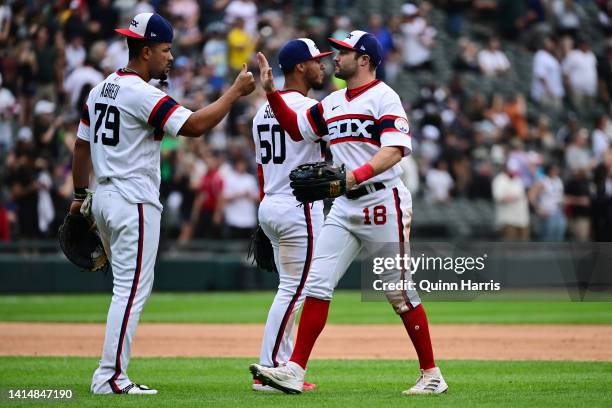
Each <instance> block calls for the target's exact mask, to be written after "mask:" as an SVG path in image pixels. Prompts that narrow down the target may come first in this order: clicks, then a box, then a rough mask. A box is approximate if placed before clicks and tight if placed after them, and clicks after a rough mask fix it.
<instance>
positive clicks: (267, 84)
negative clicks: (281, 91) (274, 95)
mask: <svg viewBox="0 0 612 408" xmlns="http://www.w3.org/2000/svg"><path fill="white" fill-rule="evenodd" d="M257 62H258V63H259V75H260V79H261V86H262V88H263V89H264V91H266V93H271V92H275V91H276V87H275V86H274V76H273V75H272V68H270V64H268V60H267V59H266V57H265V55H263V54H262V53H261V52H258V53H257Z"/></svg>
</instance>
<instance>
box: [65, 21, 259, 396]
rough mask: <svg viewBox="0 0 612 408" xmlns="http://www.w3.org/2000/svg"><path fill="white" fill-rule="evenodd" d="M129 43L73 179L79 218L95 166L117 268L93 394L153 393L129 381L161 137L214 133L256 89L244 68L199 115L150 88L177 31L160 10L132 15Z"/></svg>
mask: <svg viewBox="0 0 612 408" xmlns="http://www.w3.org/2000/svg"><path fill="white" fill-rule="evenodd" d="M116 31H117V32H118V33H120V34H122V35H124V36H126V37H127V43H128V48H129V54H130V59H129V63H128V65H127V67H125V68H123V69H120V70H118V71H117V72H114V73H112V74H110V75H109V76H108V77H107V78H106V79H105V80H104V81H103V82H102V83H100V84H98V85H97V86H96V87H94V88H93V89H92V90H91V92H90V93H89V96H88V98H87V102H86V105H85V106H84V108H83V111H82V116H81V122H80V124H79V128H78V133H77V136H78V139H77V141H76V143H75V148H74V161H73V169H72V177H73V180H74V186H75V200H74V201H73V203H72V205H71V207H70V212H71V213H73V214H77V213H78V212H79V210H80V207H81V203H82V201H81V200H83V198H85V196H86V191H85V188H86V187H87V186H88V182H89V165H90V162H91V163H92V164H93V170H94V173H95V177H96V179H97V181H98V187H97V189H96V192H95V194H94V198H93V204H92V213H93V216H94V219H95V221H96V224H97V227H98V231H99V233H100V237H101V239H102V242H103V245H104V248H105V251H106V253H107V255H108V256H109V258H110V260H111V265H112V270H113V297H112V301H111V304H110V308H109V310H108V316H107V321H106V335H105V338H104V348H103V350H102V358H101V360H100V365H99V367H98V369H97V370H96V371H95V373H94V375H93V380H92V384H91V391H92V392H93V393H94V394H110V393H115V394H156V393H157V390H154V389H150V388H148V387H146V386H144V385H138V384H135V383H133V382H132V381H131V380H130V378H129V377H128V375H127V368H128V364H129V360H130V352H131V346H132V340H133V338H134V334H135V332H136V326H137V324H138V319H139V317H140V313H141V311H142V308H143V306H144V304H145V301H146V300H147V298H148V297H149V294H150V293H151V289H152V287H153V269H154V266H155V258H156V254H157V246H158V242H159V227H160V218H161V211H162V205H161V203H160V201H159V184H160V168H159V165H160V144H161V140H162V137H163V136H164V134H166V135H170V136H173V137H174V136H177V135H179V134H181V135H184V136H193V137H197V136H199V135H201V134H203V133H204V132H205V131H207V130H209V129H211V128H212V127H214V126H215V125H216V124H217V123H218V122H219V121H220V120H221V119H222V118H223V117H224V116H225V115H226V114H227V112H228V111H229V109H230V107H231V105H232V104H233V103H234V102H235V101H236V100H237V99H238V98H240V97H241V96H242V95H247V94H249V93H251V92H252V91H253V89H254V88H255V83H254V79H253V75H252V74H251V73H250V72H247V71H246V66H244V67H243V69H242V72H240V74H239V75H238V77H237V78H236V81H235V82H234V84H233V85H232V86H231V87H230V88H229V89H228V90H227V92H226V93H225V94H224V95H223V96H221V97H220V98H219V99H218V100H217V101H216V102H214V103H212V104H210V105H208V106H206V107H205V108H202V109H200V110H198V111H196V112H191V111H190V110H188V109H186V108H184V107H183V106H181V105H179V104H178V103H176V102H175V101H174V100H173V99H172V98H171V97H169V96H168V95H166V94H165V93H164V92H162V91H161V90H159V89H157V88H155V87H154V86H152V85H149V81H150V80H151V79H164V78H165V77H166V75H167V72H168V70H169V68H170V65H171V63H172V60H173V58H172V54H171V53H170V46H171V43H172V37H173V29H172V26H171V25H170V23H169V22H168V21H166V20H165V19H164V18H163V17H161V16H159V15H158V14H154V13H141V14H138V15H136V16H135V17H134V19H133V20H132V21H131V23H130V26H129V28H126V29H117V30H116Z"/></svg>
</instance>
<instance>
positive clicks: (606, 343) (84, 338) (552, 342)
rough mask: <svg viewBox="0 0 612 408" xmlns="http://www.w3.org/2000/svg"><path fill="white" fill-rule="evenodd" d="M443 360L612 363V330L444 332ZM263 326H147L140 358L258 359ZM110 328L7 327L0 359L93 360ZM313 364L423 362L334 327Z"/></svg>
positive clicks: (2, 329)
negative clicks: (323, 361) (335, 361)
mask: <svg viewBox="0 0 612 408" xmlns="http://www.w3.org/2000/svg"><path fill="white" fill-rule="evenodd" d="M431 332H432V339H433V343H434V351H435V353H436V357H437V358H439V359H482V360H575V361H612V347H610V344H612V326H604V325H488V324H487V325H476V324H461V325H459V324H439V325H434V326H433V327H432V328H431ZM262 333H263V325H260V324H162V323H160V324H153V323H149V324H140V325H139V327H138V331H137V333H136V337H135V340H134V345H133V355H134V356H148V357H178V356H180V357H255V356H257V355H259V347H260V341H261V336H262ZM103 338H104V325H102V324H72V323H71V324H66V323H0V355H4V356H9V355H21V356H35V355H40V356H90V357H98V356H99V354H100V352H101V350H102V340H103ZM313 358H339V359H415V358H416V355H415V353H414V349H413V348H412V345H411V344H410V340H409V339H408V336H407V334H406V332H405V331H404V328H403V327H402V326H401V325H329V326H327V327H326V328H325V330H324V331H323V334H322V335H321V337H320V339H319V341H318V342H317V345H316V346H315V349H314V353H313Z"/></svg>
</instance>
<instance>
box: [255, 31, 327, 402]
mask: <svg viewBox="0 0 612 408" xmlns="http://www.w3.org/2000/svg"><path fill="white" fill-rule="evenodd" d="M329 54H331V52H320V51H319V49H318V48H317V47H316V45H315V43H314V42H313V41H312V40H310V39H308V38H299V39H296V40H291V41H289V42H288V43H287V44H285V46H283V48H282V49H281V50H280V53H279V56H278V60H279V65H280V67H281V69H282V70H283V73H284V75H285V89H284V90H283V91H281V92H280V94H281V97H282V98H283V100H284V101H285V102H286V103H287V105H288V106H290V107H291V109H293V110H297V111H299V110H303V109H307V108H310V107H311V106H314V105H316V104H317V101H316V100H314V99H311V98H309V97H307V96H306V95H307V94H308V91H309V90H310V89H311V88H315V89H321V88H322V87H323V79H324V74H325V65H323V63H322V62H321V58H322V57H324V56H326V55H329ZM253 138H254V140H255V152H256V153H255V158H256V161H257V169H258V175H259V185H260V188H261V190H262V195H263V200H262V202H261V205H260V206H259V223H260V225H261V227H262V229H263V230H264V233H265V234H266V235H267V236H268V238H270V242H271V243H272V248H273V250H274V262H275V263H276V269H277V270H278V277H279V285H278V291H277V293H276V296H275V297H274V302H273V303H272V306H271V307H270V311H269V313H268V319H267V321H266V326H265V330H264V337H263V341H262V345H261V354H260V358H259V363H260V364H261V365H262V366H265V367H277V366H279V365H281V364H286V363H287V362H288V361H289V357H290V356H291V353H292V351H293V327H294V323H295V318H296V315H297V312H298V311H299V310H300V307H301V306H302V302H303V301H304V293H303V289H304V284H305V283H306V278H307V276H308V270H309V266H310V263H311V261H312V253H313V250H314V247H313V246H314V240H315V237H317V236H318V235H319V231H320V230H321V226H322V225H323V204H322V202H317V203H314V205H313V206H312V207H311V206H308V205H304V206H299V204H300V203H299V202H297V201H296V200H295V198H294V197H293V194H292V193H291V188H290V187H289V177H288V176H289V172H290V171H291V169H293V168H294V167H296V166H298V165H300V164H303V163H307V162H313V161H320V160H321V156H322V153H321V145H320V144H318V143H317V144H314V143H307V142H306V141H303V140H301V141H293V140H291V138H290V137H289V136H287V135H286V134H285V131H284V130H283V129H282V128H281V126H280V125H279V124H278V121H277V120H276V118H275V117H274V112H272V109H271V108H270V104H268V103H266V104H265V105H263V106H262V107H261V108H260V109H259V111H258V112H257V114H256V115H255V117H254V118H253ZM252 387H253V390H255V391H276V390H275V389H274V388H271V387H269V386H264V385H262V384H261V382H260V381H259V380H254V382H253V386H252ZM314 388H315V385H314V384H311V383H308V382H305V383H304V390H305V391H309V390H313V389H314Z"/></svg>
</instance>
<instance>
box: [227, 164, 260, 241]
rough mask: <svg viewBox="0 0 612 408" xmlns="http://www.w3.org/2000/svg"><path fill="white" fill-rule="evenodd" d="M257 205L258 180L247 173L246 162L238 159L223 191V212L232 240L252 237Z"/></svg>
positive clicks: (255, 223) (255, 224)
mask: <svg viewBox="0 0 612 408" xmlns="http://www.w3.org/2000/svg"><path fill="white" fill-rule="evenodd" d="M229 181H231V182H229ZM257 203H259V187H258V186H257V179H256V178H255V176H253V175H252V174H249V173H247V163H246V161H245V160H244V159H242V158H238V159H236V161H235V163H234V165H233V167H232V172H231V174H230V175H229V177H228V182H227V183H226V187H225V188H224V189H223V210H224V213H225V222H226V224H227V226H228V227H229V231H228V237H229V238H230V239H240V238H241V239H247V238H249V237H250V236H251V234H252V233H253V229H254V228H255V227H256V226H257Z"/></svg>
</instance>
